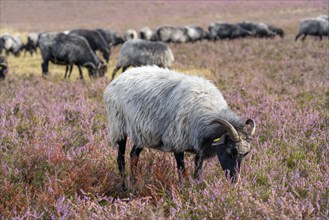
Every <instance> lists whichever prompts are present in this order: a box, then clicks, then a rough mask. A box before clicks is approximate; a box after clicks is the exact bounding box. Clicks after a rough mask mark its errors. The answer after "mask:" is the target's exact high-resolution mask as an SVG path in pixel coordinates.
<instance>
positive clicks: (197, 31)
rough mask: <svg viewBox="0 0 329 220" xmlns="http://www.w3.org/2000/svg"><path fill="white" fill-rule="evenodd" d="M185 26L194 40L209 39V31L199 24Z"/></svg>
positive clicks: (188, 34) (191, 39) (190, 37)
mask: <svg viewBox="0 0 329 220" xmlns="http://www.w3.org/2000/svg"><path fill="white" fill-rule="evenodd" d="M185 28H186V30H187V36H188V37H189V39H190V41H192V42H195V41H199V40H203V39H208V33H207V32H206V31H205V30H203V29H202V28H201V27H199V26H186V27H185Z"/></svg>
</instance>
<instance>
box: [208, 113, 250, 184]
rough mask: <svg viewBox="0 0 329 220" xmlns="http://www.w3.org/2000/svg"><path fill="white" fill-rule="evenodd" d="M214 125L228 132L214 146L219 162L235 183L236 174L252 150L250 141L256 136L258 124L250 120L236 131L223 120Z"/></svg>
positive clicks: (216, 121) (218, 120)
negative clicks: (218, 125)
mask: <svg viewBox="0 0 329 220" xmlns="http://www.w3.org/2000/svg"><path fill="white" fill-rule="evenodd" d="M213 123H218V124H220V125H221V126H222V127H224V128H225V130H226V131H227V132H226V133H225V134H224V135H222V137H221V138H220V140H218V141H215V142H214V143H213V144H212V146H213V147H215V148H216V153H217V157H218V160H219V162H220V164H221V166H222V168H223V170H224V171H225V174H226V175H228V174H229V175H230V177H231V178H232V181H233V182H235V181H236V180H237V178H236V173H237V172H239V170H240V165H241V163H242V161H243V159H244V157H245V156H246V155H247V154H248V153H249V152H250V150H251V144H250V141H251V138H252V136H254V134H255V131H256V124H255V122H254V120H252V119H248V120H247V121H246V123H245V125H244V128H243V129H235V128H234V127H233V126H232V125H231V124H230V123H229V122H227V121H225V120H223V119H217V120H215V121H214V122H213ZM248 125H250V126H251V128H250V129H247V127H248Z"/></svg>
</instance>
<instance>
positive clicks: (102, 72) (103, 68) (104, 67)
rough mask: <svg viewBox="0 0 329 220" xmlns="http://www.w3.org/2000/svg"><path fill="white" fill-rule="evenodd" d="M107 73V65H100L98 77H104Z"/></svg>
mask: <svg viewBox="0 0 329 220" xmlns="http://www.w3.org/2000/svg"><path fill="white" fill-rule="evenodd" d="M106 72H107V65H106V64H105V63H100V64H99V65H98V73H97V74H98V76H99V77H103V76H104V75H105V73H106Z"/></svg>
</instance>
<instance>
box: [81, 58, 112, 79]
mask: <svg viewBox="0 0 329 220" xmlns="http://www.w3.org/2000/svg"><path fill="white" fill-rule="evenodd" d="M83 66H84V67H86V68H87V69H88V74H89V77H90V78H95V77H98V76H99V77H103V76H104V75H105V73H106V71H107V65H106V64H104V63H103V62H101V63H99V64H98V66H97V67H96V66H95V65H94V64H93V63H91V62H87V63H85V64H84V65H83Z"/></svg>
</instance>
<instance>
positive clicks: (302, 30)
mask: <svg viewBox="0 0 329 220" xmlns="http://www.w3.org/2000/svg"><path fill="white" fill-rule="evenodd" d="M302 35H304V36H303V37H302V41H304V40H305V38H306V36H307V35H313V36H319V38H320V40H322V36H328V37H329V20H328V16H326V15H320V16H318V17H316V18H308V19H303V20H302V21H301V22H300V25H299V32H298V34H297V35H296V37H295V41H297V40H298V38H299V37H300V36H302Z"/></svg>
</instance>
